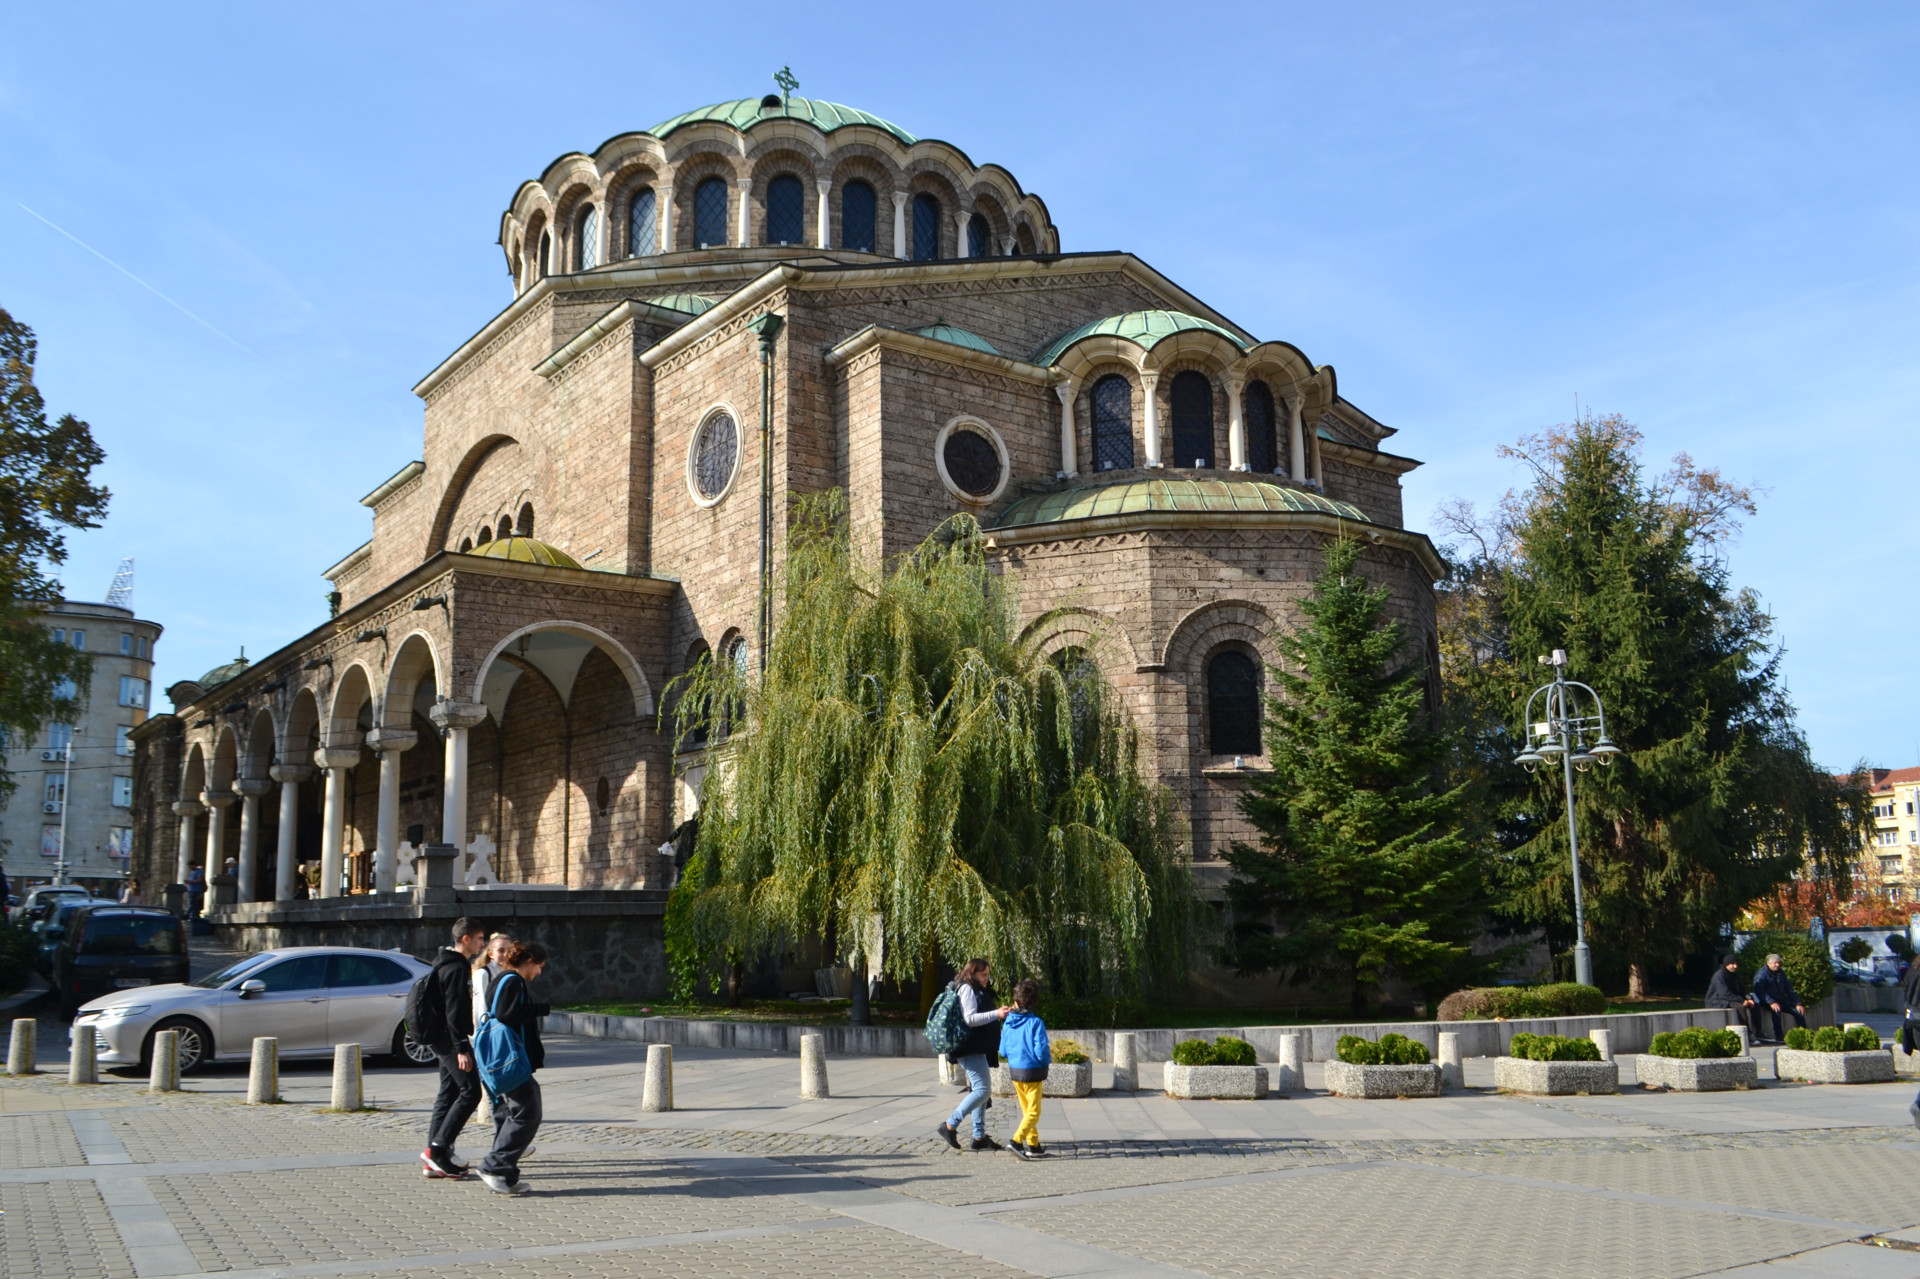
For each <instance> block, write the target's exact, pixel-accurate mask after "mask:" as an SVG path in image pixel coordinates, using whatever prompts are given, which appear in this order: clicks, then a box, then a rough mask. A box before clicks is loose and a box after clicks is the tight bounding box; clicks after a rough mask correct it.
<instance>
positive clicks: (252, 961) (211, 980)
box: [189, 951, 275, 990]
mask: <svg viewBox="0 0 1920 1279" xmlns="http://www.w3.org/2000/svg"><path fill="white" fill-rule="evenodd" d="M273 958H275V956H274V954H273V953H272V952H271V951H269V952H268V953H266V954H264V955H249V956H247V957H246V958H245V959H243V960H241V961H240V962H239V963H237V964H228V965H227V966H226V967H225V968H222V969H221V970H220V971H219V972H217V973H212V974H210V975H208V976H206V977H202V978H201V979H200V980H198V981H196V982H190V983H189V984H190V985H194V986H198V987H200V988H201V989H202V990H213V989H215V988H216V987H219V986H224V985H226V984H227V983H228V982H230V981H232V980H233V979H234V978H235V977H238V976H240V975H241V974H242V973H247V972H251V971H253V970H254V969H256V968H258V967H259V966H260V965H262V964H264V963H266V962H267V961H268V960H269V959H273Z"/></svg>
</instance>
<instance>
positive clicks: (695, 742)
mask: <svg viewBox="0 0 1920 1279" xmlns="http://www.w3.org/2000/svg"><path fill="white" fill-rule="evenodd" d="M707 656H708V650H707V642H706V641H705V640H695V641H694V642H693V646H692V647H691V648H689V649H688V650H687V669H688V670H689V671H691V670H692V669H693V668H694V667H696V666H698V665H700V663H701V662H702V661H704V660H705V659H706V658H707ZM678 709H679V706H678V699H677V697H676V705H675V710H676V711H678ZM687 709H689V710H692V709H694V708H693V707H688V708H687ZM676 719H677V716H676ZM679 731H680V725H679V724H678V723H677V722H676V723H675V724H674V732H675V734H678V733H679ZM706 744H707V724H706V717H705V716H701V717H700V719H699V721H698V722H697V723H695V724H693V725H691V726H690V731H689V732H688V733H687V740H686V742H685V743H684V745H686V746H687V747H688V748H689V749H691V748H695V747H700V746H705V745H706Z"/></svg>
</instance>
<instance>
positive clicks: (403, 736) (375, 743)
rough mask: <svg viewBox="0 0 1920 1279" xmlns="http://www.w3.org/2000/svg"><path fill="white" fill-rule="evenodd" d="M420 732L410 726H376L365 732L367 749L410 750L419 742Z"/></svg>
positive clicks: (385, 750)
mask: <svg viewBox="0 0 1920 1279" xmlns="http://www.w3.org/2000/svg"><path fill="white" fill-rule="evenodd" d="M419 741H420V734H418V733H416V732H414V731H413V730H412V729H410V728H376V729H372V730H370V731H369V732H368V733H367V749H368V750H371V751H379V752H381V753H382V754H384V753H385V752H387V751H410V750H412V749H413V748H414V747H415V746H416V745H418V744H419Z"/></svg>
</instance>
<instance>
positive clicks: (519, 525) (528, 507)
mask: <svg viewBox="0 0 1920 1279" xmlns="http://www.w3.org/2000/svg"><path fill="white" fill-rule="evenodd" d="M513 531H514V532H516V533H518V534H519V535H520V536H521V537H532V536H533V503H532V502H528V503H526V504H525V505H523V506H522V507H521V508H520V518H519V519H518V520H517V521H516V522H515V523H514V526H513Z"/></svg>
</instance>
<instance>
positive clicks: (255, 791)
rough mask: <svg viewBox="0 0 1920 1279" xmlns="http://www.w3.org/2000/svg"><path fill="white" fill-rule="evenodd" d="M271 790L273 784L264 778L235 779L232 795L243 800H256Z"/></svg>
mask: <svg viewBox="0 0 1920 1279" xmlns="http://www.w3.org/2000/svg"><path fill="white" fill-rule="evenodd" d="M272 788H273V783H272V782H270V781H268V780H267V779H266V778H264V777H236V778H234V779H233V793H234V794H236V795H238V796H240V797H241V798H243V799H258V798H260V796H262V795H264V794H266V793H267V792H268V791H269V790H271V789H272Z"/></svg>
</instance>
